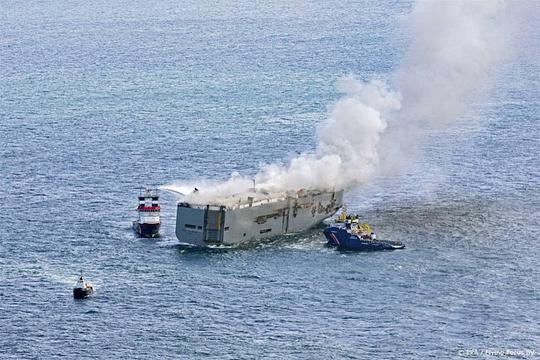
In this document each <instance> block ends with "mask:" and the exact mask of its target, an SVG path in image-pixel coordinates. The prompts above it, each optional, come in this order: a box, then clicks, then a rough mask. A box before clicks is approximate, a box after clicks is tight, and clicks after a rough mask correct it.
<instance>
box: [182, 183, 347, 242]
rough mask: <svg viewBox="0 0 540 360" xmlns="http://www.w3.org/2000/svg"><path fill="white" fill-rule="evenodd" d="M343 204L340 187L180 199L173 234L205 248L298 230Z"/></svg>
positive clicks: (307, 226)
mask: <svg viewBox="0 0 540 360" xmlns="http://www.w3.org/2000/svg"><path fill="white" fill-rule="evenodd" d="M195 200H196V197H195ZM342 204H343V190H338V191H318V190H300V191H295V192H286V193H266V192H261V191H258V192H256V191H251V192H247V193H245V194H241V195H240V194H239V195H233V196H230V197H227V198H223V199H218V200H215V201H212V202H211V203H206V204H204V203H203V204H200V203H197V202H196V201H192V202H180V203H178V207H177V213H176V237H177V238H178V240H180V242H181V243H184V244H190V245H194V246H200V247H206V246H209V245H233V244H238V243H243V242H249V241H253V240H255V239H263V238H269V237H273V236H277V235H283V234H289V233H295V232H301V231H305V230H307V229H309V228H310V227H312V226H314V225H316V224H317V223H319V222H321V221H322V220H324V219H326V218H328V217H330V216H332V215H334V214H335V213H336V211H337V210H338V209H339V208H340V207H341V206H342Z"/></svg>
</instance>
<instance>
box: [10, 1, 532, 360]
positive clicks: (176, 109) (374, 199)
mask: <svg viewBox="0 0 540 360" xmlns="http://www.w3.org/2000/svg"><path fill="white" fill-rule="evenodd" d="M411 7H412V4H411V3H409V2H395V1H380V2H340V1H326V2H321V3H319V4H305V3H303V2H298V1H292V2H281V1H269V2H260V3H259V2H256V3H254V2H250V1H244V2H239V3H234V4H232V3H231V4H229V3H228V2H220V3H213V2H205V1H202V2H195V3H178V2H175V1H170V0H164V1H160V2H148V1H115V2H108V1H93V2H67V1H57V0H52V1H47V2H42V1H33V0H31V1H27V2H13V1H3V2H1V3H0V34H1V35H0V124H1V126H0V136H1V144H0V169H1V170H2V180H1V181H0V198H1V201H2V207H1V209H2V215H3V216H2V220H3V226H2V231H0V358H13V359H22V358H35V359H50V358H56V357H65V358H76V357H88V358H103V359H113V358H215V359H251V358H269V359H271V358H274V359H283V358H294V359H331V358H362V359H374V358H381V359H390V358H396V359H404V358H411V359H415V358H429V357H431V358H459V357H460V356H461V357H465V356H484V357H488V356H492V357H496V356H499V355H500V354H501V351H502V352H504V351H506V350H509V351H514V352H516V353H517V352H519V351H522V352H524V353H522V355H523V356H525V357H531V358H532V357H534V356H538V352H539V351H540V348H539V347H538V346H539V343H540V328H539V325H538V324H539V323H540V315H539V314H540V313H539V311H538V308H539V300H540V293H539V290H540V289H539V285H538V284H539V281H538V279H540V271H539V265H540V263H539V258H540V251H539V250H538V245H539V244H538V240H539V234H540V225H539V209H540V200H539V193H540V188H539V184H540V180H539V175H540V173H539V168H540V161H539V156H538V154H539V153H540V146H539V140H538V139H539V138H540V134H539V130H538V114H539V88H540V83H539V77H538V73H539V63H538V43H540V41H539V38H540V37H539V32H538V30H536V29H535V27H534V26H533V25H532V24H530V25H529V26H527V23H525V24H524V28H525V29H526V30H527V31H524V33H523V35H522V36H521V37H520V39H519V41H518V42H517V44H516V45H517V46H516V48H517V50H515V51H516V54H517V55H516V56H514V57H512V59H511V61H510V62H509V63H508V64H506V65H504V66H502V67H500V68H498V69H496V70H495V71H494V72H493V73H492V75H491V78H490V81H491V83H492V84H491V87H490V91H489V94H486V95H485V96H481V97H478V100H474V101H472V103H471V104H470V107H469V108H468V110H467V111H466V112H465V113H464V114H463V115H462V117H461V118H460V119H459V120H458V121H456V123H455V125H454V126H452V127H451V128H449V129H448V130H447V131H444V132H437V133H433V134H432V136H431V137H430V138H429V139H428V141H426V142H425V143H424V144H423V145H422V148H423V152H422V155H421V156H419V157H417V158H414V159H410V164H409V166H408V167H407V168H406V170H405V171H404V172H403V173H401V174H398V175H396V176H392V177H379V178H376V179H374V180H373V181H372V182H371V183H370V184H367V185H366V186H364V187H360V188H357V189H354V190H350V191H348V192H347V193H346V195H345V201H346V203H347V204H348V207H349V209H350V210H351V211H355V212H359V214H360V215H361V216H362V217H363V218H364V219H366V220H367V221H369V222H370V223H371V225H372V226H373V227H374V228H375V229H376V230H377V232H378V235H379V237H381V238H387V239H392V240H400V241H403V242H404V243H405V244H406V249H405V250H402V251H395V252H380V253H340V252H337V251H334V250H332V249H328V248H326V247H325V246H324V244H325V240H324V237H323V235H322V233H321V228H317V229H313V230H311V231H308V232H306V233H303V234H296V235H293V236H285V237H280V238H277V239H274V240H272V241H270V242H268V241H267V242H261V243H256V244H253V245H250V246H245V247H238V248H232V249H216V250H211V251H190V250H186V249H184V248H181V247H180V246H178V241H177V239H176V238H175V235H174V224H175V203H176V201H177V198H176V197H175V196H174V195H173V194H169V193H163V194H162V199H161V205H162V208H163V210H162V222H163V225H162V231H161V233H162V237H161V238H160V239H157V240H155V239H152V240H149V239H138V238H137V237H136V236H135V235H134V233H133V232H132V230H131V228H130V223H131V221H132V220H134V219H135V218H136V212H135V207H136V205H137V195H138V190H137V188H138V187H140V186H144V185H147V184H150V185H162V184H169V183H171V182H174V181H175V180H185V179H195V180H196V179H202V178H205V179H213V180H221V179H226V178H228V177H229V175H230V174H231V173H232V172H234V171H238V172H240V173H241V174H244V175H250V174H253V173H255V172H256V170H257V168H258V166H259V165H260V164H262V163H270V162H275V161H277V162H280V163H286V161H287V159H289V158H291V157H293V156H295V155H296V154H297V153H299V152H303V151H309V150H310V149H313V148H314V146H315V140H314V139H315V131H316V127H317V124H318V123H320V122H321V121H322V120H324V119H325V118H326V116H327V113H328V110H329V108H330V107H331V106H332V104H334V103H335V102H336V101H337V100H338V99H339V97H340V94H339V93H338V92H337V90H336V87H335V83H336V81H338V80H339V79H340V78H342V77H343V76H345V75H348V74H356V75H357V76H358V77H359V78H360V79H364V80H369V79H371V78H373V77H378V78H383V79H389V78H391V77H392V73H393V72H394V71H395V70H396V69H397V68H398V67H399V65H400V63H401V62H402V61H403V55H404V51H405V49H406V47H407V44H408V42H409V41H410V39H409V38H408V36H407V34H406V32H405V31H404V30H403V23H404V22H405V21H406V19H407V16H408V14H409V13H410V11H411ZM351 166H354V164H351ZM80 270H82V271H83V272H84V275H85V276H86V279H87V281H90V282H91V283H93V284H94V286H95V288H96V293H95V294H94V295H93V296H92V297H91V298H89V299H87V300H85V301H75V300H73V298H72V296H71V290H72V287H73V285H74V283H75V281H76V280H77V276H78V274H79V271H80ZM527 351H528V352H527ZM498 354H499V355H498ZM519 354H521V353H519Z"/></svg>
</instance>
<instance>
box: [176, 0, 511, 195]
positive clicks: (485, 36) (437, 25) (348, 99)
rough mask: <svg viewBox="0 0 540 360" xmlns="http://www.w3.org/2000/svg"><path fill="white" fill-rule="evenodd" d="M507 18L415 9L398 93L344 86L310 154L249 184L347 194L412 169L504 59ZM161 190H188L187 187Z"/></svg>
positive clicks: (493, 6)
mask: <svg viewBox="0 0 540 360" xmlns="http://www.w3.org/2000/svg"><path fill="white" fill-rule="evenodd" d="M513 4H515V3H513ZM508 13H509V9H508V8H507V4H506V3H504V2H499V1H478V2H472V1H448V2H441V1H437V2H435V1H432V2H419V3H417V4H416V5H415V6H414V9H413V11H412V13H411V14H410V21H409V23H408V31H409V34H410V39H411V40H410V46H409V48H408V50H407V52H406V55H405V58H404V62H403V64H402V66H401V67H400V68H399V69H398V70H397V72H396V74H395V81H394V87H395V90H391V89H390V87H389V86H388V85H386V84H385V83H384V82H382V81H380V80H372V81H370V82H361V81H358V80H356V79H355V78H354V77H353V76H348V77H346V78H344V79H343V80H341V81H340V82H339V83H338V88H339V90H340V91H342V92H343V93H344V95H343V97H342V98H341V99H340V100H339V101H338V102H337V103H336V104H335V105H334V106H333V108H332V109H331V111H330V113H329V116H328V119H327V120H326V121H324V122H323V123H322V124H320V126H319V128H318V129H317V147H316V149H315V151H313V152H310V153H304V154H301V155H299V156H298V157H296V158H294V159H292V160H291V161H290V162H289V163H288V164H287V165H286V166H281V165H277V164H269V165H265V166H263V167H262V168H261V169H260V170H259V172H258V173H257V174H256V175H255V177H254V179H255V182H256V187H257V189H264V190H267V191H271V192H281V191H287V190H298V189H302V188H304V189H321V190H328V189H347V188H351V187H355V186H358V185H361V184H363V183H366V182H368V181H369V180H370V179H372V178H373V177H374V176H375V175H376V174H378V173H381V172H382V173H387V172H390V171H395V169H400V168H402V165H403V164H404V163H410V162H411V161H412V160H414V158H415V156H416V155H417V152H418V150H419V149H420V147H421V144H422V141H423V140H424V138H425V136H426V135H425V134H426V133H427V132H428V131H430V132H432V131H437V130H444V129H445V128H447V127H448V126H450V125H451V124H452V123H453V122H454V121H456V120H457V119H458V118H459V116H460V114H462V112H463V111H464V110H465V109H466V107H467V105H468V102H469V101H470V98H471V97H472V96H473V95H475V94H478V93H480V92H481V91H482V90H483V88H484V87H485V86H486V79H487V77H488V74H490V72H491V71H492V69H493V68H494V67H495V66H496V65H497V64H498V63H500V62H501V60H503V59H504V55H506V51H507V49H508V47H507V42H508V38H509V34H510V33H511V32H510V28H509V25H510V24H511V21H508V20H509V15H508ZM252 179H253V178H252V177H243V176H241V175H239V174H236V173H235V174H233V175H232V176H231V178H230V179H229V180H227V181H225V182H218V183H204V184H201V183H200V182H198V184H199V188H200V189H201V191H200V192H199V193H197V194H192V195H191V196H196V197H198V198H199V200H201V201H202V200H203V199H204V201H210V200H211V199H213V198H215V197H222V196H227V195H231V194H235V193H242V192H245V191H246V190H247V189H249V188H251V187H252V186H253V182H252ZM166 188H169V189H173V190H177V191H182V192H185V191H186V190H191V189H193V187H191V185H189V184H188V185H187V186H186V187H182V186H180V185H177V186H175V185H171V186H168V187H166Z"/></svg>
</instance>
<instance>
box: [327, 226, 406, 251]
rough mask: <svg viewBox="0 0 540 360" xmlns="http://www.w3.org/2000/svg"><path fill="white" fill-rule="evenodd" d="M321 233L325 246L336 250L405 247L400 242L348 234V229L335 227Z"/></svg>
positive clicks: (373, 249)
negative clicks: (326, 241)
mask: <svg viewBox="0 0 540 360" xmlns="http://www.w3.org/2000/svg"><path fill="white" fill-rule="evenodd" d="M323 233H324V236H326V239H327V240H328V243H327V245H328V246H332V247H336V248H337V249H338V250H358V251H378V250H396V249H403V248H404V247H405V245H403V243H402V242H401V241H391V240H378V239H376V238H371V237H362V236H360V235H359V234H355V233H352V232H349V231H348V229H344V228H340V227H337V226H330V227H328V228H326V229H324V231H323ZM369 236H372V235H369Z"/></svg>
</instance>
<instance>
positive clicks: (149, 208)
mask: <svg viewBox="0 0 540 360" xmlns="http://www.w3.org/2000/svg"><path fill="white" fill-rule="evenodd" d="M160 210H161V208H160V207H159V195H158V190H157V189H151V188H146V187H145V188H142V189H141V191H140V193H139V206H138V207H137V212H138V214H139V219H138V220H136V221H134V222H133V229H134V230H135V231H136V232H137V234H139V235H140V236H142V237H147V238H153V237H158V236H159V228H160V226H161V221H160V218H159V214H160Z"/></svg>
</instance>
